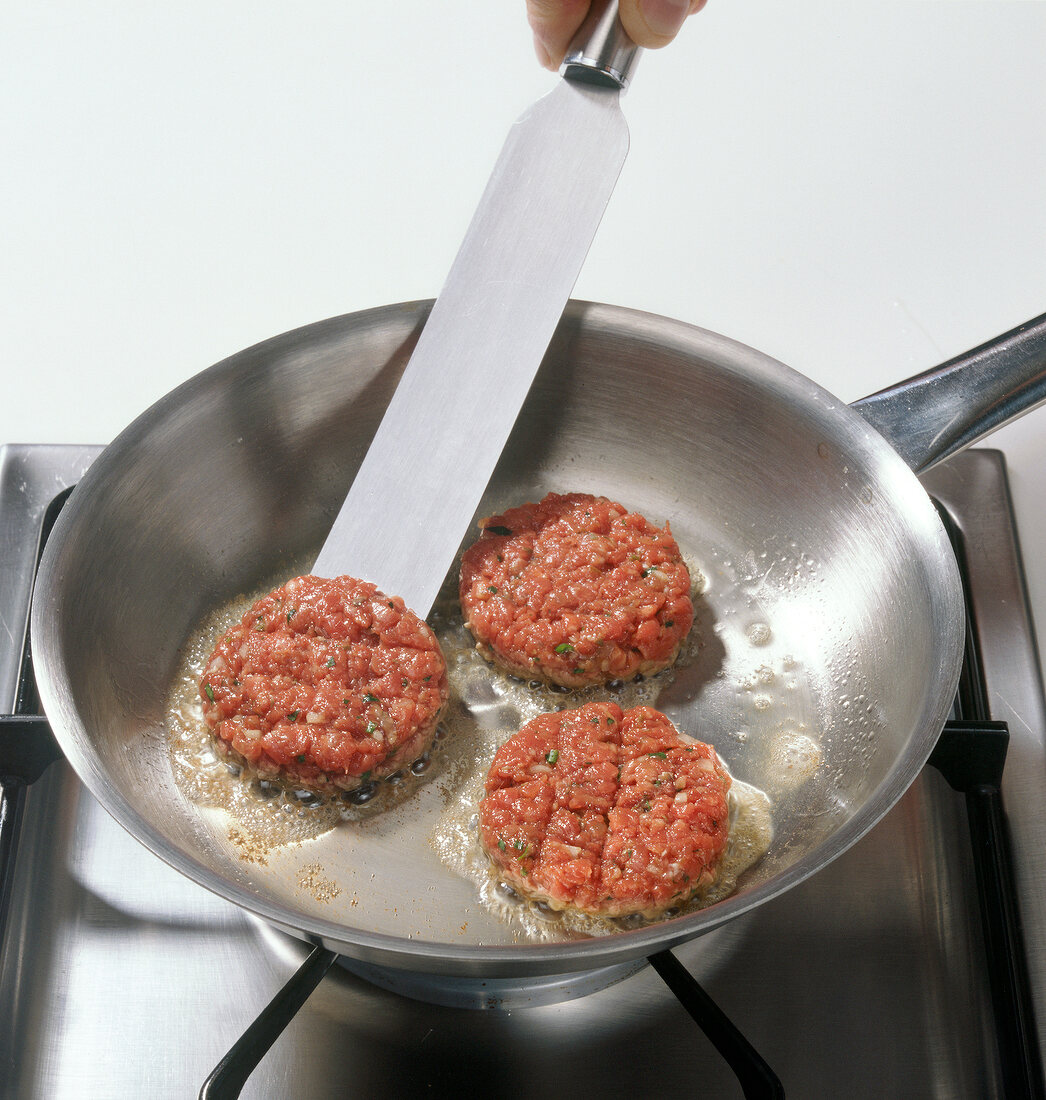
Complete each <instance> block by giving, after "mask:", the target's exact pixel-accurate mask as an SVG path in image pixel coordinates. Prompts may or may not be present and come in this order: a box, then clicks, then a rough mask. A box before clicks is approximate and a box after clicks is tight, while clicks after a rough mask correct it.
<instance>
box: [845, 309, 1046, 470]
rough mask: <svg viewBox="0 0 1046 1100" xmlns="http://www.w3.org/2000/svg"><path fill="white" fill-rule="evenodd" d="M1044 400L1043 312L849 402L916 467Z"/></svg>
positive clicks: (1045, 322)
mask: <svg viewBox="0 0 1046 1100" xmlns="http://www.w3.org/2000/svg"><path fill="white" fill-rule="evenodd" d="M1044 401H1046V313H1044V314H1042V315H1041V316H1039V317H1036V318H1034V319H1033V320H1031V321H1028V322H1027V323H1025V324H1023V325H1019V326H1018V327H1017V328H1015V329H1011V330H1010V331H1009V332H1006V333H1003V335H1002V336H998V337H996V338H995V339H994V340H989V341H988V342H987V343H986V344H981V345H980V347H976V348H974V349H973V350H972V351H968V352H965V353H964V354H962V355H957V356H956V357H955V358H954V359H949V360H948V361H947V362H946V363H942V364H941V365H940V366H939V367H934V368H933V369H932V370H928V371H926V372H925V373H923V374H918V375H916V376H915V377H914V378H909V379H908V380H907V381H906V382H899V383H898V384H897V385H896V386H890V387H889V388H888V389H885V390H880V391H879V393H873V394H871V395H870V396H869V397H863V398H861V400H860V401H855V402H854V403H853V405H851V408H852V409H854V410H855V411H856V412H859V413H860V414H861V416H863V417H864V418H865V420H867V421H868V423H869V424H871V426H872V427H873V428H875V430H876V431H877V432H879V434H880V435H882V436H884V437H885V439H886V440H887V442H888V443H890V445H891V446H892V447H893V448H894V450H896V451H897V452H898V454H900V456H901V458H903V459H904V461H905V462H907V463H908V465H909V466H910V467H911V468H912V469H913V470H914V471H915V472H916V473H917V474H918V473H922V471H923V470H927V469H929V468H930V467H931V466H933V465H934V464H935V463H937V462H940V461H941V460H942V459H944V458H947V457H948V456H949V455H951V454H954V453H955V452H956V451H961V450H962V449H963V448H965V447H969V446H970V444H972V443H976V442H977V440H979V439H982V438H984V436H986V435H988V434H989V433H990V432H993V431H995V429H996V428H1001V427H1002V426H1003V424H1006V423H1007V422H1009V421H1010V420H1016V418H1017V417H1018V416H1022V415H1023V414H1024V413H1026V412H1030V411H1031V410H1032V409H1034V408H1035V407H1036V406H1038V405H1041V404H1042V403H1043V402H1044Z"/></svg>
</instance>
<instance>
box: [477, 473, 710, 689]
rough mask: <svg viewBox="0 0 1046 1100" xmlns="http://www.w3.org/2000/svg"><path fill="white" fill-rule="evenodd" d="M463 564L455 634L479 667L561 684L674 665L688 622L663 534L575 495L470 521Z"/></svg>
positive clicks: (680, 577)
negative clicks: (471, 535) (476, 528)
mask: <svg viewBox="0 0 1046 1100" xmlns="http://www.w3.org/2000/svg"><path fill="white" fill-rule="evenodd" d="M480 527H481V528H482V530H483V534H482V535H481V537H480V538H479V540H478V541H477V542H475V543H474V544H473V545H472V546H471V547H469V549H468V550H466V551H465V553H464V554H463V555H462V559H461V580H460V596H461V608H462V614H463V616H464V618H465V625H466V626H467V627H468V628H469V630H470V631H471V632H472V634H473V636H474V637H475V638H476V642H477V647H478V648H479V650H480V652H481V653H483V655H484V656H485V657H487V659H488V660H493V661H494V662H495V663H496V664H498V665H500V666H501V667H502V668H504V669H506V670H507V671H508V672H511V673H513V674H515V675H517V676H521V677H523V678H524V679H531V678H536V679H541V680H545V681H547V682H549V683H553V684H559V685H561V686H563V687H585V686H587V685H589V684H599V683H608V682H610V681H613V680H630V679H632V678H634V677H635V676H637V675H639V674H640V673H642V674H650V673H654V672H658V671H660V670H661V669H663V668H667V667H668V666H669V665H670V664H672V662H673V661H674V660H675V658H676V654H677V653H678V652H679V646H680V644H681V643H682V641H683V639H684V638H685V637H686V635H687V634H688V633H689V631H690V627H691V625H692V624H693V621H694V608H693V604H692V602H691V599H690V574H689V572H688V570H687V568H686V566H685V565H684V564H683V560H682V557H681V556H680V553H679V547H678V546H677V545H676V541H675V539H674V538H672V534H671V532H670V531H669V529H668V527H667V526H666V527H665V528H663V529H662V528H659V527H655V526H653V525H652V524H650V523H648V522H647V520H645V519H644V518H643V517H642V516H641V515H638V514H636V513H630V512H627V511H626V510H625V509H624V508H623V507H622V506H621V505H620V504H615V503H614V502H613V501H610V500H607V499H606V497H595V496H590V495H588V494H585V493H571V494H569V495H559V494H556V493H549V494H548V496H546V497H545V498H544V500H542V501H541V503H540V504H524V505H522V506H520V507H518V508H510V509H509V510H508V511H507V512H505V513H504V515H500V516H490V517H489V518H487V519H485V520H483V521H482V522H481V523H480Z"/></svg>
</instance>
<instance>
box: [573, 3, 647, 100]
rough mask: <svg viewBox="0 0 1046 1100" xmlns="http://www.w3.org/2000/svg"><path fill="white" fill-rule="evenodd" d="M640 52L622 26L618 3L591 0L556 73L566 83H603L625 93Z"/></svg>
mask: <svg viewBox="0 0 1046 1100" xmlns="http://www.w3.org/2000/svg"><path fill="white" fill-rule="evenodd" d="M640 52H641V51H640V48H639V47H638V46H637V45H636V44H635V42H633V41H632V39H631V38H629V37H628V35H627V34H626V33H625V28H624V27H623V26H622V25H621V17H620V15H619V14H618V10H617V0H609V2H607V0H603V2H600V0H593V3H592V7H591V8H590V9H589V12H588V16H587V17H586V19H585V21H584V23H582V24H581V29H580V30H579V31H578V33H577V37H575V39H574V41H573V42H572V43H571V46H570V49H569V50H567V55H566V57H565V58H564V59H563V64H562V65H561V66H560V69H559V71H560V73H561V74H562V75H563V76H564V78H566V79H567V80H582V81H585V82H587V83H589V84H604V85H609V86H610V87H613V88H620V89H621V90H622V91H624V90H625V89H626V88H627V87H628V82H629V81H630V80H631V79H632V73H633V72H634V71H635V67H636V64H637V62H638V61H639V54H640Z"/></svg>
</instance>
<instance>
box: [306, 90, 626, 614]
mask: <svg viewBox="0 0 1046 1100" xmlns="http://www.w3.org/2000/svg"><path fill="white" fill-rule="evenodd" d="M620 95H621V92H620V90H619V89H618V88H615V87H603V86H598V85H590V84H585V83H577V82H574V81H570V80H561V81H560V82H559V83H558V84H557V86H556V87H555V88H554V89H553V90H552V91H551V92H549V93H548V94H547V95H546V96H544V97H543V98H542V99H540V100H538V102H537V103H535V104H534V105H533V106H532V107H531V108H530V109H529V110H528V111H526V112H525V113H524V114H523V116H522V117H521V118H520V119H519V120H518V121H517V122H516V123H515V125H514V126H513V127H512V129H511V131H510V132H509V135H508V139H507V141H506V142H505V146H504V148H503V149H502V152H501V155H500V157H499V158H498V161H497V164H496V165H495V168H494V172H493V174H492V176H491V178H490V181H489V182H488V184H487V187H486V190H485V191H484V194H483V197H482V199H481V200H480V204H479V207H478V209H477V210H476V213H475V215H474V217H473V220H472V223H471V225H470V226H469V229H468V232H467V234H466V236H465V240H464V242H463V243H462V246H461V249H460V251H459V252H458V255H457V258H456V259H455V261H454V264H453V266H452V267H451V270H450V274H449V276H448V278H447V282H446V285H445V286H444V287H443V290H442V292H441V293H440V295H439V298H438V299H437V301H436V303H435V305H434V306H433V309H432V313H431V315H430V316H429V319H428V321H427V323H426V325H425V328H424V330H423V331H422V334H421V337H420V339H419V341H418V344H417V347H416V348H415V350H414V353H413V355H412V356H411V359H410V362H409V363H408V364H407V367H406V369H405V371H404V373H403V376H402V378H401V380H400V382H399V384H398V386H397V388H396V391H395V393H394V395H393V397H392V400H391V402H390V403H389V406H388V409H387V411H386V413H385V416H384V418H383V420H382V422H381V424H380V426H379V428H378V431H377V434H376V435H375V437H374V440H373V442H372V443H371V445H370V448H369V450H368V451H367V455H366V457H365V459H364V461H363V464H362V466H361V467H360V470H359V472H358V473H357V475H356V478H355V480H354V481H353V484H352V487H351V489H350V490H349V494H348V496H347V497H346V500H345V503H344V505H343V506H342V508H341V511H340V512H339V514H338V516H337V518H336V520H335V522H334V525H333V527H332V529H331V532H330V535H329V536H328V538H327V541H326V542H325V543H324V546H323V548H322V550H321V551H320V554H319V557H318V558H317V560H316V562H315V564H314V566H313V572H314V573H315V574H317V575H319V576H338V575H340V574H343V573H348V574H351V575H352V576H355V577H359V578H362V579H364V580H369V581H372V582H373V583H375V584H377V586H378V587H379V588H380V589H381V590H382V591H384V592H386V593H388V594H390V595H399V596H402V597H403V599H404V600H405V602H406V603H407V605H408V606H409V607H411V608H412V609H413V610H414V611H416V612H417V613H418V614H420V615H426V614H428V612H429V610H430V609H431V607H432V604H433V602H434V601H435V598H436V595H437V593H438V592H439V589H440V586H441V585H442V583H443V580H444V578H445V576H446V574H447V571H448V569H449V568H450V566H451V564H452V562H453V560H454V556H455V554H456V552H457V549H458V546H459V544H460V542H461V540H462V538H463V536H464V534H465V532H466V530H467V527H468V524H469V523H470V521H471V520H472V518H473V516H474V514H475V511H476V508H477V507H478V505H479V501H480V498H481V497H482V495H483V491H484V489H485V488H486V485H487V482H488V481H489V479H490V475H491V473H492V471H493V469H494V467H495V465H496V464H497V460H498V457H499V455H500V454H501V451H502V449H503V447H504V445H505V441H506V440H507V439H508V435H509V433H510V431H511V430H512V425H513V424H514V422H515V420H516V416H517V414H518V412H519V409H520V407H521V406H522V404H523V401H524V399H525V398H526V395H527V391H528V390H529V389H530V385H531V383H532V381H533V378H534V375H535V374H536V372H537V369H538V367H539V365H540V363H541V360H542V357H543V356H544V353H545V351H546V349H547V348H548V345H549V342H550V341H551V339H552V335H553V333H554V331H555V328H556V325H557V323H558V322H559V319H560V317H561V315H562V313H563V309H564V307H565V305H566V303H567V300H568V298H569V297H570V292H571V290H572V289H573V286H574V283H575V281H576V279H577V276H578V273H579V271H580V270H581V266H582V264H583V262H584V259H585V256H586V254H587V253H588V250H589V246H590V245H591V243H592V238H593V237H594V235H595V232H596V228H597V226H598V225H599V222H600V219H601V217H602V215H603V211H604V210H605V208H606V205H607V202H608V200H609V198H610V195H611V193H612V191H613V189H614V185H615V183H616V181H617V177H618V174H619V172H620V170H621V166H622V164H623V163H624V160H625V156H626V153H627V151H628V128H627V125H626V123H625V119H624V115H623V113H622V111H621V106H620Z"/></svg>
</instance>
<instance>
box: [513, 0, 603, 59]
mask: <svg viewBox="0 0 1046 1100" xmlns="http://www.w3.org/2000/svg"><path fill="white" fill-rule="evenodd" d="M588 9H589V0H527V20H528V22H529V23H530V29H531V30H532V31H533V32H534V50H535V52H536V53H537V55H538V60H539V61H540V62H541V64H542V65H544V66H545V68H546V69H552V70H553V72H554V71H555V70H556V69H558V68H559V66H560V65H561V64H562V62H563V57H564V56H565V54H566V52H567V47H568V46H569V45H570V42H571V39H573V37H574V35H575V34H577V32H578V28H579V27H580V26H581V24H582V23H583V22H584V19H585V16H586V15H587V14H588Z"/></svg>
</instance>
